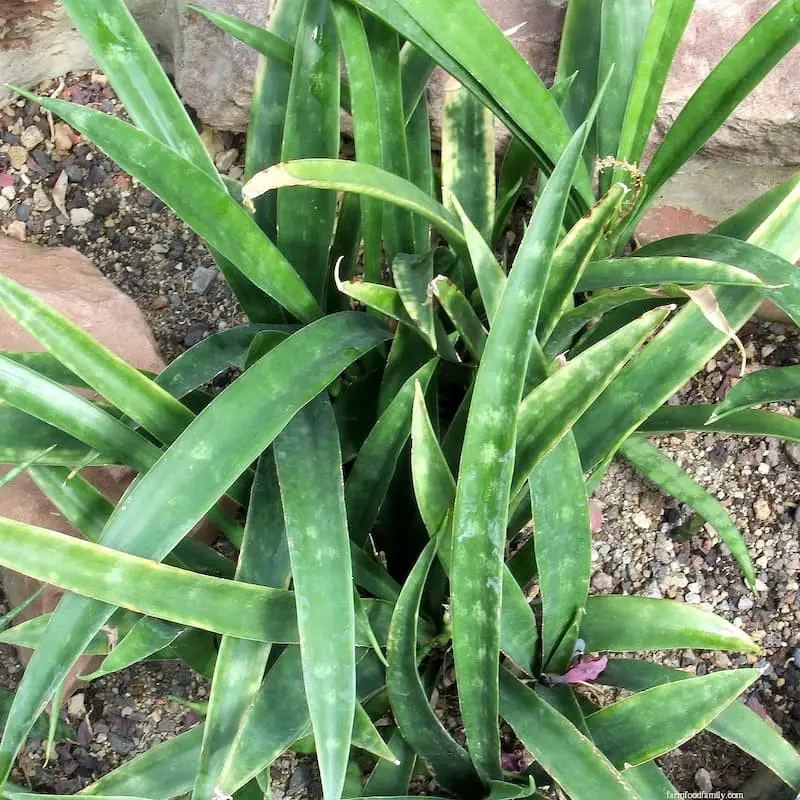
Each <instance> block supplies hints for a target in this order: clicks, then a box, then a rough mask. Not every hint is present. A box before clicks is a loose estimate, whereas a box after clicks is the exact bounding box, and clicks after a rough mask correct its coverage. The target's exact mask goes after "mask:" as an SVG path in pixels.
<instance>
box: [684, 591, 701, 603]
mask: <svg viewBox="0 0 800 800" xmlns="http://www.w3.org/2000/svg"><path fill="white" fill-rule="evenodd" d="M684 599H685V600H686V602H687V603H690V604H691V605H693V606H696V605H699V603H700V595H699V594H697V592H687V593H686V597H685V598H684Z"/></svg>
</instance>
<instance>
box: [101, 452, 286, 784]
mask: <svg viewBox="0 0 800 800" xmlns="http://www.w3.org/2000/svg"><path fill="white" fill-rule="evenodd" d="M290 579H291V568H290V564H289V549H288V545H287V541H286V530H285V528H284V525H283V509H282V507H281V498H280V489H279V487H278V479H277V474H276V472H275V460H274V458H273V456H272V453H271V452H270V451H267V452H266V453H265V454H264V455H263V456H262V457H261V458H260V459H259V462H258V470H257V473H256V479H255V482H254V484H253V492H252V496H251V499H250V506H249V509H248V514H247V525H246V526H245V534H244V541H243V542H242V548H241V551H240V553H239V563H238V565H237V569H236V580H237V581H241V582H244V583H252V584H255V585H258V586H271V587H274V588H276V589H286V588H288V586H289V581H290ZM271 649H272V645H271V643H269V642H253V641H249V640H247V639H237V638H234V637H231V636H223V637H222V641H221V642H220V645H219V651H218V653H217V661H216V666H215V668H214V677H213V680H212V682H211V696H210V698H209V704H208V714H207V716H206V722H205V727H204V730H203V745H202V748H201V751H200V763H199V765H198V768H197V777H196V778H195V782H194V788H193V790H192V795H193V797H195V798H198V800H199V798H207V797H209V796H211V795H213V794H214V787H215V786H216V785H217V783H218V781H219V777H220V774H221V772H222V770H223V768H224V766H225V760H226V757H227V752H228V750H229V749H230V747H231V746H232V745H233V741H234V739H235V737H236V733H237V731H238V730H239V728H240V727H241V724H242V722H243V720H244V718H245V716H246V714H247V712H248V710H249V708H250V704H251V703H252V702H253V700H254V699H255V697H256V694H257V693H258V690H259V688H260V686H261V681H262V678H263V676H264V669H265V667H266V665H267V659H268V657H269V654H270V651H271ZM112 655H113V654H112Z"/></svg>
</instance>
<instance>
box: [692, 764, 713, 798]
mask: <svg viewBox="0 0 800 800" xmlns="http://www.w3.org/2000/svg"><path fill="white" fill-rule="evenodd" d="M694 782H695V783H696V784H697V788H698V789H699V790H700V791H701V792H711V791H713V789H714V784H713V783H712V782H711V773H710V772H709V771H708V770H707V769H705V768H704V767H700V769H699V770H697V772H695V774H694Z"/></svg>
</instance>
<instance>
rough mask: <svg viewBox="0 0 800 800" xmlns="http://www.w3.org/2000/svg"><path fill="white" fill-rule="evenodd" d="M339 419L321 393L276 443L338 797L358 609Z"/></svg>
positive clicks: (304, 626)
mask: <svg viewBox="0 0 800 800" xmlns="http://www.w3.org/2000/svg"><path fill="white" fill-rule="evenodd" d="M341 462H342V457H341V452H340V450H339V434H338V431H337V429H336V419H335V417H334V415H333V409H332V408H331V406H330V403H329V402H328V400H327V398H325V399H323V398H317V399H316V400H315V401H314V402H313V403H311V404H310V405H308V406H307V407H306V408H305V409H303V410H302V411H301V412H300V413H298V414H297V415H296V416H295V418H294V419H293V420H292V421H291V422H290V423H289V425H288V426H287V427H286V428H285V429H284V431H283V433H281V435H280V436H279V437H278V438H277V439H276V441H275V465H276V467H277V470H278V480H279V483H280V489H281V500H282V502H283V513H284V519H285V523H286V538H287V540H288V542H289V555H290V558H291V564H292V580H293V583H294V591H295V599H296V602H297V624H298V629H299V633H300V643H301V647H300V652H301V655H302V662H303V680H304V683H305V687H306V698H307V701H308V709H309V713H310V715H311V723H312V725H313V729H314V741H315V743H316V749H317V759H318V761H319V767H320V773H321V776H322V786H323V794H324V796H325V798H326V800H337V798H339V797H341V794H342V789H343V787H344V782H345V773H346V770H347V761H348V757H349V753H350V738H351V734H352V730H353V714H354V713H355V704H356V682H355V668H356V665H355V659H354V652H355V649H354V648H355V611H354V608H353V588H352V585H353V575H352V572H351V569H350V553H349V535H348V531H347V514H346V512H345V505H344V486H343V483H342V468H341Z"/></svg>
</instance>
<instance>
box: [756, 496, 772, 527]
mask: <svg viewBox="0 0 800 800" xmlns="http://www.w3.org/2000/svg"><path fill="white" fill-rule="evenodd" d="M753 513H754V514H755V515H756V519H757V520H760V521H761V522H766V521H767V520H768V519H769V518H770V517H771V516H772V510H771V509H770V507H769V503H768V502H767V501H766V500H765V499H764V498H763V497H759V498H758V500H756V501H755V503H753Z"/></svg>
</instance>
